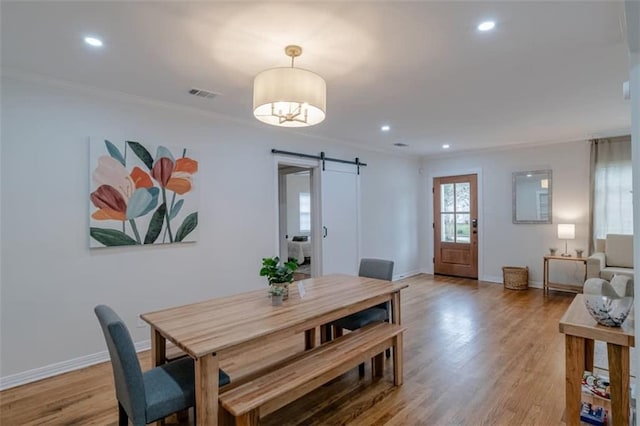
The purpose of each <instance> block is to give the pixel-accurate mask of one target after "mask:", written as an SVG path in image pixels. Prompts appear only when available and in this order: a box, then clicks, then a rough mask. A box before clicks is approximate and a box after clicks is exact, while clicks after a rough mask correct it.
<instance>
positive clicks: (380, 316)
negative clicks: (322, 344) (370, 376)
mask: <svg viewBox="0 0 640 426" xmlns="http://www.w3.org/2000/svg"><path fill="white" fill-rule="evenodd" d="M358 275H359V276H361V277H368V278H376V279H379V280H387V281H391V280H392V279H393V261H392V260H383V259H361V260H360V270H359V271H358ZM389 312H390V306H389V302H385V303H381V304H380V305H377V306H374V307H372V308H368V309H365V310H364V311H360V312H356V313H355V314H351V315H349V316H347V317H344V318H340V319H339V320H337V321H334V322H333V324H332V326H333V330H334V333H335V336H336V337H340V336H341V335H342V330H343V329H346V330H357V329H358V328H362V327H364V326H365V325H367V324H371V323H373V322H377V321H389V318H390V315H389ZM390 354H391V353H390V352H389V350H387V357H389V356H390ZM359 371H360V376H364V364H360V367H359Z"/></svg>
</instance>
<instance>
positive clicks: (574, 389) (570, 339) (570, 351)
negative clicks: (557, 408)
mask: <svg viewBox="0 0 640 426" xmlns="http://www.w3.org/2000/svg"><path fill="white" fill-rule="evenodd" d="M584 340H585V339H584V338H582V337H577V336H571V335H568V334H567V335H565V362H566V364H565V385H564V386H565V404H566V422H567V425H576V426H577V425H579V424H580V400H581V389H582V374H583V373H584V367H585V365H584V362H585V342H584Z"/></svg>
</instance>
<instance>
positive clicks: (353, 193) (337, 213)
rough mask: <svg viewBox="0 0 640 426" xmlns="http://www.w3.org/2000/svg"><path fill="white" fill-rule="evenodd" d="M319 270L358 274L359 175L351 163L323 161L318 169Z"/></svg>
mask: <svg viewBox="0 0 640 426" xmlns="http://www.w3.org/2000/svg"><path fill="white" fill-rule="evenodd" d="M321 173H322V174H321V176H322V178H321V194H322V200H321V204H322V230H321V237H322V274H323V275H327V274H334V273H340V274H349V275H357V274H358V258H359V250H358V241H359V239H358V236H359V206H360V191H359V176H358V174H357V168H356V167H355V166H354V165H352V164H341V163H333V162H326V163H325V170H323V171H322V172H321Z"/></svg>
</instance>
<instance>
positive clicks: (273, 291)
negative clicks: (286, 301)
mask: <svg viewBox="0 0 640 426" xmlns="http://www.w3.org/2000/svg"><path fill="white" fill-rule="evenodd" d="M269 294H270V295H271V304H272V305H273V306H280V305H282V299H283V297H284V287H281V286H275V285H272V286H271V287H270V288H269Z"/></svg>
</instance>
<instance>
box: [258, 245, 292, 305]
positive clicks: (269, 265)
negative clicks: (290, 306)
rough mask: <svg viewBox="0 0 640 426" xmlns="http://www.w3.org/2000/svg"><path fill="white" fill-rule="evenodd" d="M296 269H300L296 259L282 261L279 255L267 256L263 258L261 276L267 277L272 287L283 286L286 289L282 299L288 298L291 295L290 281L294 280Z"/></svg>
mask: <svg viewBox="0 0 640 426" xmlns="http://www.w3.org/2000/svg"><path fill="white" fill-rule="evenodd" d="M296 269H298V262H297V260H296V259H293V260H290V261H288V262H284V263H280V258H279V257H278V256H274V257H265V258H264V259H262V268H261V269H260V276H261V277H267V280H268V281H269V285H270V286H271V288H274V287H282V288H283V289H284V293H283V295H282V300H287V298H288V297H289V283H292V282H293V273H294V272H295V270H296Z"/></svg>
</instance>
